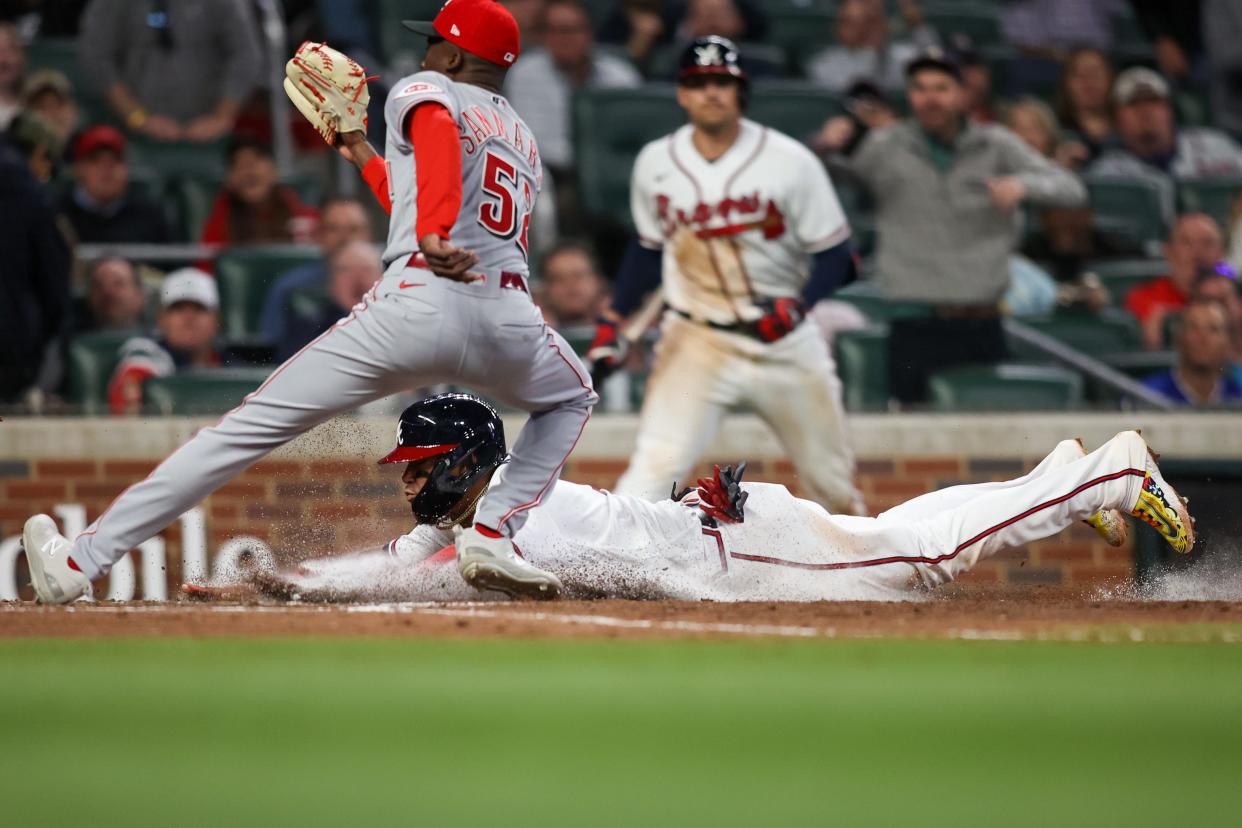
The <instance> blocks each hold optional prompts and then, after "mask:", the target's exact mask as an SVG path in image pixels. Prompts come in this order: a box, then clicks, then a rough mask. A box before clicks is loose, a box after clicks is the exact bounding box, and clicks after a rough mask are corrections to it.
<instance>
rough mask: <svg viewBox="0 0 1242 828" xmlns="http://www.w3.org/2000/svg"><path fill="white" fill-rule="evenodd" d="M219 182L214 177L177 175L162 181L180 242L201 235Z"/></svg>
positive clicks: (218, 179)
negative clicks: (164, 181)
mask: <svg viewBox="0 0 1242 828" xmlns="http://www.w3.org/2000/svg"><path fill="white" fill-rule="evenodd" d="M221 181H222V179H221V178H220V177H218V176H195V175H178V176H174V177H172V178H170V179H169V180H168V181H167V182H166V183H165V185H164V192H165V198H166V199H167V203H168V204H169V205H170V206H171V207H172V212H173V216H174V217H175V219H174V222H175V223H174V226H175V227H176V228H177V231H178V234H179V236H180V238H181V240H182V241H198V239H199V238H200V237H201V236H202V234H203V225H204V224H206V223H207V217H208V216H210V215H211V207H212V205H213V204H214V203H215V199H216V194H217V193H218V192H219V191H220V184H221Z"/></svg>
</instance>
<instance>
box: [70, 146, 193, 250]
mask: <svg viewBox="0 0 1242 828" xmlns="http://www.w3.org/2000/svg"><path fill="white" fill-rule="evenodd" d="M125 149H126V147H125V136H124V135H122V134H121V133H120V131H118V130H116V129H114V128H113V127H110V126H105V125H103V124H99V125H96V126H93V127H88V128H87V129H85V130H83V131H82V134H81V135H79V136H78V137H77V139H76V140H75V141H74V142H73V182H74V184H73V189H71V190H70V191H69V192H67V193H65V194H64V196H62V197H61V200H60V211H61V213H63V214H64V216H65V217H66V218H67V219H69V222H70V223H71V224H72V225H73V229H74V231H75V232H76V233H77V234H78V240H79V241H82V242H86V243H88V244H115V243H118V242H146V243H150V244H161V243H164V242H168V241H171V238H170V236H169V232H168V222H167V220H166V219H165V217H164V213H163V211H162V210H160V207H159V205H158V204H156V203H155V202H153V201H150V200H149V199H146V198H142V197H141V196H139V195H138V194H137V193H134V192H132V191H131V189H130V186H129V164H128V162H127V160H126V153H125Z"/></svg>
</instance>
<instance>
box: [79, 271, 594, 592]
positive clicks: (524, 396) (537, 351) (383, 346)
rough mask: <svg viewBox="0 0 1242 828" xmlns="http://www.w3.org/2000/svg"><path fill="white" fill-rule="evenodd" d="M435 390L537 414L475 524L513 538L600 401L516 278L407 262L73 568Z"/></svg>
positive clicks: (102, 561)
mask: <svg viewBox="0 0 1242 828" xmlns="http://www.w3.org/2000/svg"><path fill="white" fill-rule="evenodd" d="M502 283H503V286H502ZM437 383H452V384H455V385H464V386H467V387H469V388H473V389H477V390H478V391H480V392H482V393H485V394H487V395H489V396H490V397H492V398H493V399H496V400H497V401H499V402H501V403H504V404H505V405H512V406H515V407H517V408H521V409H523V410H525V411H528V412H530V415H531V417H530V420H529V421H528V422H527V424H526V426H525V427H524V428H523V429H522V431H521V434H519V435H518V439H517V441H516V442H515V443H514V444H513V446H512V449H511V452H512V462H510V463H508V464H507V465H504V466H502V467H501V468H500V470H499V472H498V480H497V483H496V484H495V485H493V486H492V487H491V488H490V489H489V490H488V492H487V494H486V495H485V496H484V497H483V499H482V501H481V502H480V503H479V508H478V511H477V513H476V517H475V520H476V522H477V523H480V524H483V525H484V526H488V527H492V528H494V529H496V530H498V531H500V532H502V533H503V534H505V535H508V536H510V537H512V535H513V534H514V533H515V532H517V530H518V529H519V528H520V527H521V525H522V523H523V522H524V521H525V519H526V513H527V510H529V509H531V508H533V507H535V506H537V505H538V504H539V502H540V500H541V499H542V498H543V496H544V495H545V494H546V493H547V492H548V491H549V490H550V489H551V488H552V485H553V483H554V482H555V481H556V478H557V477H558V476H559V474H560V472H561V468H562V467H563V466H564V464H565V461H566V459H567V458H568V457H569V453H570V452H571V451H572V450H573V447H574V446H575V445H576V443H577V441H578V437H579V435H580V434H581V433H582V429H583V428H584V427H585V425H586V422H587V419H588V417H590V413H591V408H592V407H593V406H594V405H595V403H596V402H597V401H598V399H599V398H598V397H597V396H596V394H595V392H594V391H593V390H592V388H591V380H590V376H589V374H588V373H587V371H586V370H585V369H584V368H583V366H582V363H581V362H580V361H579V360H578V358H577V357H576V356H575V354H574V352H573V350H572V349H571V348H570V347H569V346H568V345H567V344H566V342H565V340H564V339H562V338H561V336H560V334H558V333H556V332H555V331H553V330H552V329H550V328H549V327H548V326H547V325H546V324H544V321H543V317H542V315H541V314H540V312H539V309H538V308H537V307H536V306H535V304H534V302H532V301H531V298H530V295H529V294H528V293H527V292H526V289H525V282H524V280H522V279H521V278H520V277H519V278H514V276H513V275H511V274H505V276H504V278H501V276H500V274H488V276H487V279H486V281H485V282H483V283H476V284H470V285H465V284H460V283H457V282H452V281H449V280H447V279H441V278H439V277H437V276H435V275H434V274H432V273H431V272H430V271H427V270H421V269H409V268H406V265H405V262H404V260H402V261H399V262H395V263H393V264H392V265H390V266H389V268H388V270H387V272H386V273H385V276H384V278H383V279H381V280H380V281H379V282H377V283H376V284H375V286H374V287H373V288H372V289H371V291H370V292H369V293H368V294H367V295H366V296H365V297H364V298H363V300H362V301H361V302H359V303H358V304H357V305H356V306H355V307H354V309H353V311H352V312H351V313H350V314H349V315H348V316H347V317H345V318H344V319H342V320H341V321H339V322H337V323H336V324H335V325H334V326H333V327H332V328H330V329H328V331H326V332H325V333H324V334H323V335H321V336H320V337H319V338H318V339H316V340H314V341H313V342H311V343H310V344H309V345H307V346H306V347H305V348H303V349H302V350H301V351H300V352H298V353H297V354H295V355H294V356H293V357H291V358H290V359H289V360H288V361H287V362H285V363H284V364H283V365H281V366H280V367H279V368H277V369H276V370H275V371H274V372H273V373H272V375H271V376H270V377H269V378H268V379H267V381H266V382H264V383H263V384H262V385H261V386H259V388H258V389H257V390H256V391H255V392H254V393H252V394H250V395H249V396H248V397H246V399H245V400H244V401H243V402H242V403H241V405H239V406H238V407H237V408H235V409H233V410H232V411H230V412H229V413H228V414H226V415H225V416H224V417H223V418H222V419H221V420H220V422H218V423H217V424H216V425H214V426H212V427H211V428H205V429H203V430H201V431H199V432H198V434H197V435H195V436H194V437H193V438H192V439H191V440H190V441H189V442H187V443H186V444H185V445H183V446H181V448H179V449H177V451H175V452H173V454H171V455H170V456H169V457H168V459H166V460H165V461H164V462H163V463H161V464H160V465H159V466H158V467H157V468H156V469H155V471H153V472H152V473H151V475H150V476H149V477H147V478H146V479H145V480H143V481H141V482H139V483H137V484H135V485H133V486H131V487H129V488H128V489H126V490H125V491H124V492H122V493H121V495H120V496H119V497H118V498H117V499H116V500H115V501H113V503H112V505H111V506H109V507H108V509H107V510H105V511H104V513H103V514H102V515H100V516H99V518H98V519H97V520H95V522H94V523H92V524H91V525H90V526H89V527H88V528H87V529H86V531H84V532H83V533H82V534H81V535H79V536H78V537H77V539H76V540H75V541H74V544H73V552H72V556H73V559H74V561H75V562H76V563H77V564H78V566H80V567H81V569H82V571H83V573H85V574H86V575H87V576H88V577H91V578H95V577H98V576H100V575H102V574H104V573H106V572H107V571H108V570H109V568H110V567H111V566H112V564H114V563H115V562H116V561H118V560H120V558H121V557H122V556H124V555H125V554H126V553H128V552H129V551H130V550H131V549H133V548H134V547H136V546H137V545H138V544H140V543H142V542H143V541H145V540H147V539H148V538H151V537H152V536H154V535H155V534H156V533H157V532H159V531H160V530H162V529H164V528H165V527H166V526H168V525H169V524H170V523H172V522H173V521H174V520H176V518H177V517H178V516H179V515H181V514H182V513H183V512H185V511H186V510H187V509H189V508H191V507H193V506H194V505H195V504H197V503H198V502H199V501H201V500H202V499H203V498H205V497H206V496H207V495H209V494H211V493H212V492H213V491H215V490H216V489H218V488H219V487H220V486H222V485H224V484H225V483H227V482H228V481H229V480H230V479H232V478H233V477H235V476H237V475H238V474H240V473H241V472H242V471H243V470H245V469H246V468H247V467H248V466H250V465H251V464H252V463H254V462H255V461H257V460H259V459H260V458H262V457H263V456H264V455H266V454H267V453H268V452H270V451H272V450H273V449H275V448H277V447H279V446H282V445H284V444H285V443H287V442H289V441H290V440H292V439H293V438H294V437H297V436H298V435H299V434H302V433H303V432H305V431H308V430H309V429H311V428H313V427H314V426H316V425H318V424H320V423H322V422H324V421H325V420H328V419H330V418H331V417H333V416H335V415H337V414H340V413H342V412H345V411H349V410H351V409H354V408H357V407H358V406H360V405H363V404H364V403H367V402H370V401H372V400H376V399H379V398H380V397H384V396H387V395H389V394H392V393H396V392H398V391H401V390H404V389H408V388H415V387H419V386H425V385H433V384H437Z"/></svg>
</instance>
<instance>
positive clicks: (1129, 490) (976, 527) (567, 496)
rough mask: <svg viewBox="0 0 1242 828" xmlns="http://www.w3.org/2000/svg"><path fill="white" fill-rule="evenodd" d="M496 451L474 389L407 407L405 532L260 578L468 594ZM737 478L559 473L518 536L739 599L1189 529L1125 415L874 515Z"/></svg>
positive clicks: (537, 557) (379, 591)
mask: <svg viewBox="0 0 1242 828" xmlns="http://www.w3.org/2000/svg"><path fill="white" fill-rule="evenodd" d="M504 460H505V442H504V429H503V425H502V423H501V421H500V418H499V417H498V416H497V415H496V412H495V411H494V410H492V409H491V407H490V406H488V405H487V404H485V403H483V402H482V401H480V400H478V399H476V398H473V397H470V396H468V395H464V394H446V395H441V396H439V397H433V398H430V399H427V400H422V401H420V402H417V403H415V404H413V405H411V406H410V407H409V408H408V409H406V411H405V412H404V413H403V414H402V416H401V422H400V425H399V428H398V441H397V445H396V446H395V447H394V449H393V450H392V452H390V453H389V454H388V455H387V456H386V457H384V458H383V459H382V460H381V461H380V462H381V463H398V462H403V461H404V462H406V467H405V470H404V474H403V475H402V481H403V484H404V490H405V497H406V500H407V501H408V502H409V503H410V506H411V509H412V511H413V513H414V517H415V521H416V524H417V525H416V526H415V527H414V529H413V531H411V532H410V533H409V534H408V535H405V536H403V537H400V538H397V539H396V540H394V541H392V542H391V543H389V544H388V545H387V547H386V548H385V549H383V550H379V551H375V552H371V553H365V554H362V555H353V556H348V557H341V558H329V559H324V560H321V561H312V562H310V563H308V564H304V565H303V566H302V567H300V568H299V569H298V570H297V571H295V572H292V573H286V574H282V575H278V576H270V575H265V576H262V577H261V578H260V585H261V586H262V588H263V590H264V591H266V592H268V593H269V594H273V595H277V596H283V597H294V596H297V597H300V598H302V599H303V600H321V601H349V600H380V599H384V600H397V599H407V600H436V599H440V600H452V599H459V598H468V597H469V595H468V594H466V593H463V592H462V587H461V586H460V585H459V583H458V582H459V579H457V578H456V577H451V576H450V577H446V575H445V573H450V574H451V572H452V566H451V561H452V547H451V544H452V543H453V531H454V528H455V527H456V529H457V530H458V531H459V530H460V526H461V525H468V524H469V523H470V521H471V520H472V517H473V515H474V513H475V509H476V506H475V504H476V502H477V501H478V499H479V498H480V497H481V496H482V495H483V493H484V492H485V491H486V490H487V488H488V486H489V481H490V480H491V479H492V476H493V474H494V472H495V471H496V470H497V469H498V468H501V467H502V466H501V464H503V462H504ZM741 478H742V468H741V467H739V468H738V469H737V470H736V471H735V470H733V469H731V468H726V469H724V470H720V469H717V470H716V474H715V475H714V476H713V477H711V478H705V479H703V480H699V481H698V483H697V484H696V485H695V486H694V487H691V488H687V489H686V490H684V491H682V492H680V493H677V494H676V496H675V497H673V498H666V499H664V500H662V501H659V502H649V501H646V500H642V499H639V498H633V497H627V496H625V495H618V494H613V493H610V492H606V491H601V490H598V489H593V488H591V487H589V486H582V485H578V484H575V483H569V482H566V481H563V480H562V481H558V482H557V484H556V486H555V488H554V489H553V490H552V491H551V493H550V494H549V495H548V496H547V498H546V499H545V501H544V504H543V506H542V507H541V508H539V509H538V510H536V511H534V512H533V513H532V514H531V517H530V519H529V520H528V521H527V522H526V523H525V525H524V526H523V527H522V529H521V530H520V531H518V532H517V534H516V535H515V538H514V540H515V542H516V544H517V547H518V549H519V550H520V554H521V555H522V556H524V558H525V559H526V560H528V561H530V562H531V563H532V564H534V565H535V566H538V567H539V568H541V569H546V570H547V571H549V572H552V573H555V574H556V575H557V576H558V577H559V578H560V579H561V580H562V581H564V583H565V585H566V590H567V593H568V594H572V595H576V596H590V597H605V596H608V597H618V596H620V597H639V596H641V597H648V598H651V597H667V598H685V599H698V598H729V599H736V600H774V599H785V600H831V599H835V598H853V599H858V598H878V599H893V598H901V597H909V596H910V595H911V590H912V589H919V588H929V587H934V586H936V585H938V584H943V583H945V582H948V581H951V580H953V579H954V578H956V577H957V576H959V575H961V574H962V573H963V572H966V571H967V570H969V569H970V568H971V567H973V566H974V565H975V564H976V563H978V562H979V561H981V560H983V559H985V558H988V557H990V556H992V555H994V554H996V553H997V552H999V551H1001V550H1002V549H1006V548H1008V547H1011V546H1019V545H1022V544H1026V543H1030V542H1032V541H1036V540H1039V539H1041V538H1046V537H1049V536H1051V535H1054V534H1056V533H1057V532H1059V531H1060V530H1062V529H1064V528H1066V527H1067V526H1070V525H1071V524H1072V523H1074V522H1075V521H1078V520H1089V521H1090V522H1091V523H1092V525H1093V526H1095V527H1096V528H1097V530H1099V531H1100V532H1101V534H1103V535H1104V536H1105V538H1106V539H1107V540H1108V541H1109V542H1110V543H1112V544H1114V545H1120V544H1121V543H1123V542H1124V541H1125V538H1126V526H1127V524H1126V522H1125V520H1124V519H1123V518H1122V516H1121V513H1129V514H1132V515H1136V516H1138V517H1139V518H1141V519H1142V520H1144V521H1146V522H1147V523H1149V524H1151V525H1152V526H1153V527H1154V528H1155V529H1156V530H1157V531H1158V532H1160V534H1161V535H1162V536H1164V538H1166V539H1167V540H1168V542H1169V543H1170V544H1171V545H1172V546H1173V548H1174V549H1176V550H1177V551H1179V552H1189V551H1190V549H1191V547H1192V546H1193V545H1194V540H1195V539H1194V524H1193V521H1192V520H1191V518H1190V515H1189V513H1188V512H1187V510H1186V506H1185V502H1184V501H1183V500H1182V498H1181V497H1180V496H1179V495H1178V493H1177V492H1176V491H1175V490H1174V489H1173V487H1172V486H1170V485H1169V484H1168V483H1167V482H1166V481H1165V480H1164V479H1163V478H1162V477H1161V474H1160V469H1159V467H1158V466H1157V465H1156V461H1155V457H1154V455H1153V454H1152V453H1151V452H1150V450H1149V449H1148V447H1147V444H1146V443H1145V442H1144V441H1143V438H1142V437H1141V436H1140V435H1139V434H1138V433H1137V432H1134V431H1125V432H1122V433H1120V434H1118V435H1117V436H1116V437H1114V438H1113V439H1112V440H1110V441H1109V442H1107V443H1106V444H1105V445H1104V446H1102V447H1101V448H1099V449H1097V450H1096V451H1094V452H1091V453H1090V454H1088V453H1086V451H1085V449H1084V448H1083V446H1082V443H1081V442H1079V441H1077V440H1065V441H1063V442H1062V443H1060V444H1058V445H1057V446H1056V448H1055V449H1053V451H1052V453H1050V454H1049V455H1048V456H1047V457H1046V458H1044V460H1043V461H1042V462H1041V463H1040V464H1039V465H1038V466H1037V467H1036V468H1035V469H1034V470H1032V471H1031V472H1030V473H1029V474H1027V475H1025V476H1023V477H1020V478H1018V479H1016V480H1009V481H1005V482H996V483H980V484H974V485H964V486H954V487H952V488H948V489H942V490H940V491H936V492H931V493H929V494H925V495H922V496H920V497H917V498H915V499H913V500H911V501H908V502H907V503H904V504H902V505H901V506H898V507H896V508H894V509H891V510H889V511H887V512H885V513H883V514H881V515H880V516H879V517H876V518H865V517H854V516H850V515H833V514H829V513H828V512H827V511H825V510H824V508H823V507H822V506H820V505H819V504H817V503H812V502H810V501H807V500H800V499H798V498H795V497H794V496H793V495H791V494H790V493H789V491H788V490H787V489H785V487H783V486H778V485H772V484H766V483H748V482H742V480H741ZM186 591H187V592H189V593H190V594H191V595H196V596H199V597H213V596H220V597H228V596H230V595H235V594H236V592H235V591H233V592H229V591H219V590H213V589H205V588H202V587H187V590H186Z"/></svg>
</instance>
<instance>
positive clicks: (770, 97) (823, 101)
mask: <svg viewBox="0 0 1242 828" xmlns="http://www.w3.org/2000/svg"><path fill="white" fill-rule="evenodd" d="M843 111H844V110H843V109H842V108H841V101H840V99H839V98H837V96H835V95H833V94H832V93H831V92H827V91H825V90H824V89H822V88H820V87H818V86H815V85H813V84H810V83H801V82H798V81H759V82H756V83H755V84H754V91H753V93H752V94H751V96H750V107H749V109H748V110H747V112H746V117H748V118H751V119H753V120H755V121H758V122H759V123H761V124H766V125H767V126H770V127H772V128H773V129H778V130H780V131H781V132H783V133H785V134H786V135H789V136H792V137H793V138H796V139H798V140H799V141H805V140H807V139H808V138H810V137H811V136H813V135H815V133H817V132H819V130H820V128H821V127H823V125H824V122H825V121H827V120H828V119H829V118H831V117H833V116H835V115H840V114H841V113H842V112H843Z"/></svg>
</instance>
